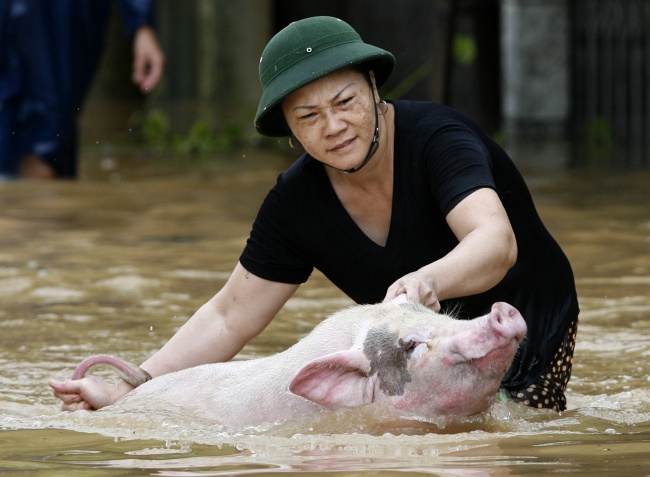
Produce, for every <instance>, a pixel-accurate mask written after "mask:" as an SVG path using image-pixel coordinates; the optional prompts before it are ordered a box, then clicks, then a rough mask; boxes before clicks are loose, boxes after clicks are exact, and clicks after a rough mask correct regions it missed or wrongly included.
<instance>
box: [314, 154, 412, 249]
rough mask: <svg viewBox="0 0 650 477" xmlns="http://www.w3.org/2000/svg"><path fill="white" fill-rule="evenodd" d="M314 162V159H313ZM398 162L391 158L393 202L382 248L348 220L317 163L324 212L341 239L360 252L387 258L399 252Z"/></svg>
mask: <svg viewBox="0 0 650 477" xmlns="http://www.w3.org/2000/svg"><path fill="white" fill-rule="evenodd" d="M314 160H315V159H314ZM399 166H400V165H399V160H398V158H397V157H394V158H393V199H392V204H391V217H390V225H389V228H388V237H387V239H386V245H383V246H382V245H379V244H378V243H376V242H375V241H374V240H372V239H371V238H370V237H368V236H367V235H366V234H365V232H364V231H363V230H361V228H360V227H359V226H358V225H357V223H356V222H355V221H354V220H353V219H352V217H351V216H350V214H349V213H348V211H347V210H346V209H345V207H344V206H343V203H342V202H341V200H340V199H339V197H338V195H337V194H336V191H335V190H334V186H332V183H331V182H330V180H329V178H328V177H327V172H326V171H325V167H327V166H325V165H324V164H321V167H320V171H319V175H320V180H319V183H320V184H321V187H322V190H321V197H323V200H324V206H325V209H326V210H327V211H328V213H329V214H330V216H331V217H332V219H333V222H334V224H335V225H336V227H338V228H340V229H341V231H342V234H341V236H342V237H346V238H347V239H348V240H349V241H350V242H352V244H353V245H354V246H355V247H356V248H357V249H359V250H360V251H361V252H363V253H367V254H371V255H384V256H390V255H393V254H395V253H397V252H398V251H399V248H400V244H401V243H402V242H403V235H402V231H403V230H404V220H405V218H404V214H403V213H400V210H403V208H402V207H400V205H401V203H402V202H403V200H404V197H403V193H402V189H401V187H399V185H398V184H400V181H401V168H400V167H399Z"/></svg>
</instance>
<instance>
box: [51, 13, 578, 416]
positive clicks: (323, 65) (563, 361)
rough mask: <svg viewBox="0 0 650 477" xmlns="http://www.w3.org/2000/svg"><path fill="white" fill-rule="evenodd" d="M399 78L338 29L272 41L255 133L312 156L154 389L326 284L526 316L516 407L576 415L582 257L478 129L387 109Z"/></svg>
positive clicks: (75, 387) (98, 399) (93, 386)
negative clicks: (315, 282)
mask: <svg viewBox="0 0 650 477" xmlns="http://www.w3.org/2000/svg"><path fill="white" fill-rule="evenodd" d="M394 65H395V58H394V57H393V55H392V54H390V53H389V52H387V51H385V50H383V49H381V48H377V47H375V46H372V45H369V44H367V43H364V42H363V41H362V40H361V38H360V36H359V35H358V34H357V32H356V31H355V30H354V29H353V28H352V27H351V26H350V25H348V24H347V23H345V22H343V21H341V20H338V19H336V18H332V17H315V18H307V19H304V20H301V21H299V22H295V23H292V24H291V25H289V26H287V27H286V28H285V29H283V30H282V31H280V32H279V33H278V34H277V35H276V36H275V37H273V38H272V39H271V41H270V42H269V43H268V45H267V46H266V48H265V49H264V52H263V53H262V59H261V61H260V70H259V71H260V80H261V83H262V87H263V93H262V98H261V101H260V104H259V108H258V111H257V115H256V118H255V125H256V127H257V130H258V131H259V132H260V133H261V134H265V135H268V136H273V137H281V136H290V137H291V142H292V143H294V144H295V142H296V140H297V141H298V142H300V143H301V144H302V146H303V148H304V150H305V152H304V154H302V155H301V156H300V157H299V158H298V159H297V161H296V162H295V163H294V164H293V165H291V166H290V167H289V168H288V169H287V170H286V171H284V172H283V173H282V174H280V176H279V177H278V180H277V183H276V185H275V186H274V187H273V189H272V190H271V191H270V192H269V194H268V195H267V197H266V199H265V200H264V202H263V204H262V206H261V209H260V211H259V213H258V215H257V218H256V219H255V222H254V223H253V227H252V231H251V234H250V237H249V239H248V241H247V243H246V246H245V248H244V251H243V253H242V255H241V256H240V259H239V263H238V264H237V265H236V266H235V268H234V271H233V273H232V274H231V276H230V278H229V279H228V281H227V282H226V284H225V285H224V287H223V288H222V289H221V290H220V291H219V292H218V293H217V294H216V295H215V296H214V297H213V298H212V299H210V300H209V301H208V302H207V303H206V304H205V305H203V306H202V307H201V308H200V309H199V310H198V311H197V312H196V313H195V314H194V315H193V316H192V317H191V318H190V319H189V320H188V322H187V323H185V325H183V327H181V328H180V330H179V331H178V332H177V333H176V334H175V335H174V336H173V337H172V338H171V339H170V341H169V342H167V344H165V346H163V347H162V348H161V349H160V350H159V351H158V352H156V353H155V354H154V355H153V356H152V357H150V358H149V359H148V360H147V361H146V362H145V363H144V364H142V368H143V369H144V370H145V371H147V372H148V373H149V374H150V375H151V376H154V377H155V376H159V375H161V374H165V373H169V372H172V371H176V370H179V369H184V368H188V367H191V366H196V365H199V364H204V363H211V362H219V361H227V360H229V359H231V358H232V357H234V356H235V355H236V354H237V353H238V352H239V351H240V350H241V349H242V347H243V346H244V345H245V344H246V343H247V342H248V341H249V340H250V339H252V338H253V337H254V336H256V335H257V334H259V333H261V332H262V331H263V330H264V328H265V327H266V326H267V325H268V324H269V322H270V321H271V320H272V319H273V318H274V317H275V315H276V313H277V312H278V310H280V308H282V306H284V304H285V303H286V302H287V300H288V299H289V298H290V297H291V296H292V295H293V294H294V293H295V291H296V290H297V289H298V287H299V285H300V284H301V283H303V282H305V281H306V280H307V279H308V277H309V276H310V274H311V273H312V271H313V269H314V268H317V269H319V270H320V271H321V272H322V273H323V274H324V275H325V276H327V277H328V278H329V279H330V280H331V281H332V283H334V284H335V285H336V286H337V287H339V288H340V289H341V290H342V291H344V292H345V293H346V294H347V295H348V296H350V297H351V298H352V299H353V300H354V301H356V302H357V303H376V302H381V301H389V300H393V299H395V298H396V297H398V296H401V295H403V296H404V297H405V298H406V299H408V300H412V301H415V302H419V303H422V304H423V305H426V306H428V307H430V308H431V309H433V310H436V311H437V310H441V309H442V310H445V311H448V312H451V313H452V314H453V315H454V316H456V317H457V318H459V319H471V318H475V317H478V316H481V315H484V314H486V313H487V312H489V310H490V308H491V307H492V305H493V304H494V303H495V302H500V301H503V302H507V303H510V304H511V305H513V306H514V307H516V308H517V309H519V311H520V312H521V314H522V316H523V317H524V319H525V320H526V324H527V327H528V333H527V336H526V340H525V341H524V343H523V345H522V347H521V348H520V350H519V352H518V354H517V356H516V357H515V359H514V361H513V363H512V365H511V367H510V369H509V370H508V372H507V373H506V375H505V377H504V379H503V380H502V383H501V385H502V388H503V392H501V393H500V395H503V396H506V397H508V398H510V399H512V400H514V401H517V402H520V403H523V404H524V405H528V406H532V407H535V408H548V409H555V410H557V411H561V410H563V409H565V408H566V398H565V394H564V392H565V389H566V386H567V382H568V380H569V377H570V375H571V363H572V357H573V348H574V342H575V333H576V327H577V324H578V312H579V309H578V300H577V295H576V289H575V284H574V279H573V272H572V270H571V266H570V264H569V261H568V259H567V257H566V256H565V255H564V253H563V252H562V250H561V248H560V246H559V245H558V244H557V242H556V241H555V240H554V239H553V237H552V236H551V235H550V234H549V232H548V230H547V229H546V228H545V226H544V224H543V223H542V221H541V219H540V217H539V215H538V214H537V211H536V209H535V206H534V203H533V200H532V197H531V195H530V193H529V191H528V188H527V186H526V183H525V181H524V179H523V177H522V176H521V174H520V173H519V172H518V171H517V169H516V167H515V165H514V163H513V162H512V161H511V159H510V158H509V157H508V155H507V154H506V153H505V152H504V150H503V149H502V148H501V147H499V146H498V145H497V144H496V143H495V142H494V141H493V140H491V139H490V138H489V137H488V136H487V135H486V134H485V133H484V132H483V131H482V130H481V129H480V128H479V127H478V126H477V125H476V124H475V123H474V122H473V121H471V120H470V119H469V118H467V117H466V116H464V115H463V114H461V113H459V112H458V111H455V110H453V109H451V108H448V107H445V106H443V105H440V104H436V103H432V102H424V101H404V100H401V101H390V102H386V101H383V100H381V98H380V96H379V93H378V87H380V86H381V85H382V84H383V83H384V82H385V81H386V79H387V78H388V76H389V75H390V74H391V72H392V70H393V68H394ZM50 385H51V386H52V388H53V389H54V394H55V396H57V397H58V398H59V399H61V400H62V401H63V404H62V409H63V410H76V409H97V408H100V407H103V406H106V405H108V404H112V403H114V402H115V401H116V400H118V399H119V398H120V397H122V396H123V395H124V394H126V393H127V392H129V391H130V390H131V389H133V388H132V386H131V385H129V384H128V383H126V382H124V381H120V382H117V383H107V382H105V381H102V380H100V379H99V378H97V377H94V376H88V377H86V378H83V379H80V380H74V381H66V382H58V381H51V382H50ZM214 385H215V386H219V383H218V382H216V383H214Z"/></svg>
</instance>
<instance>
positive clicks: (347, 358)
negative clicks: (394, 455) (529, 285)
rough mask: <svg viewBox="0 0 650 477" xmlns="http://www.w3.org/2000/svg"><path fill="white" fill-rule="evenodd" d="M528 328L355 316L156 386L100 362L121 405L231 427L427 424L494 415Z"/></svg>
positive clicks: (397, 313)
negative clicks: (379, 420)
mask: <svg viewBox="0 0 650 477" xmlns="http://www.w3.org/2000/svg"><path fill="white" fill-rule="evenodd" d="M525 335H526V324H525V322H524V320H523V318H522V317H521V315H520V314H519V312H518V311H517V310H516V309H515V308H514V307H512V306H510V305H508V304H506V303H496V304H494V305H493V307H492V310H491V311H490V313H488V314H486V315H484V316H482V317H478V318H475V319H473V320H455V319H453V318H451V317H449V316H446V315H441V314H438V313H435V312H433V311H431V310H429V309H428V308H426V307H424V306H422V305H419V304H415V303H412V302H407V303H395V302H390V303H382V304H377V305H365V306H356V307H350V308H348V309H345V310H342V311H340V312H338V313H336V314H334V315H332V316H331V317H329V318H328V319H326V320H324V321H323V322H322V323H321V324H319V325H318V326H317V327H316V328H315V329H314V330H313V331H312V332H311V333H310V334H309V335H307V336H306V337H305V338H303V339H302V340H300V341H299V342H298V343H296V344H295V345H293V346H292V347H290V348H289V349H287V350H286V351H284V352H282V353H278V354H276V355H273V356H268V357H264V358H258V359H255V360H248V361H231V362H228V363H214V364H207V365H203V366H198V367H196V368H190V369H186V370H182V371H178V372H176V373H170V374H167V375H163V376H159V377H156V378H154V379H152V380H150V381H147V379H148V377H147V376H146V375H145V374H143V372H142V370H140V368H138V367H137V366H134V365H131V364H129V363H125V362H123V361H121V360H119V359H118V358H115V357H112V356H106V355H100V356H95V357H91V358H88V359H87V360H84V361H83V362H82V363H81V365H80V366H79V368H78V369H77V370H76V371H75V373H74V376H73V379H79V378H81V377H83V376H84V375H85V373H86V372H87V371H88V369H90V368H91V367H92V366H94V365H96V364H100V363H105V364H109V365H112V366H115V367H116V368H118V370H119V373H121V375H124V376H126V377H127V378H128V379H132V380H133V383H134V384H135V385H138V384H140V383H141V382H144V381H147V382H144V384H142V385H140V386H139V387H137V388H136V389H135V390H134V391H132V392H131V393H129V394H128V395H127V396H125V397H124V398H123V399H122V400H121V401H120V402H118V403H116V406H118V407H122V408H123V409H125V410H128V409H131V408H132V409H133V410H134V411H137V410H138V409H141V408H142V406H145V407H146V408H147V409H151V410H155V409H161V410H164V411H166V412H170V410H174V412H178V413H179V414H182V415H187V416H188V417H197V418H201V419H206V420H210V421H213V422H215V423H219V424H224V425H230V426H246V425H257V424H261V423H263V422H273V421H279V420H284V419H290V418H295V417H298V416H301V415H305V414H313V413H316V412H322V411H324V410H327V409H336V408H339V407H354V406H361V405H364V404H370V403H375V404H380V405H383V406H386V407H389V408H394V409H399V410H403V411H406V412H408V413H412V414H415V415H418V416H421V417H424V418H436V417H439V416H467V415H472V414H476V413H480V412H482V411H485V410H487V409H488V408H489V406H490V405H491V404H492V403H493V402H494V397H495V394H496V392H497V390H498V389H499V386H500V384H501V380H502V379H503V376H504V374H505V372H506V371H507V369H508V368H509V367H510V365H511V363H512V359H513V357H514V355H515V353H516V351H517V348H518V346H519V343H520V342H521V341H522V340H523V339H524V337H525Z"/></svg>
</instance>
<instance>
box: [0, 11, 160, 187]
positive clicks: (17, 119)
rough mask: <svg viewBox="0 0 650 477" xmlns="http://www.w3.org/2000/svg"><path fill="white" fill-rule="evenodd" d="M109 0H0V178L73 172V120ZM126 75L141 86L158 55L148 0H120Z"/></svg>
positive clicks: (150, 82) (154, 72) (148, 82)
mask: <svg viewBox="0 0 650 477" xmlns="http://www.w3.org/2000/svg"><path fill="white" fill-rule="evenodd" d="M110 6H111V1H110V0H92V1H88V0H56V1H52V0H0V177H4V178H16V177H18V178H27V179H51V178H73V177H75V176H76V174H77V154H78V152H77V149H78V132H77V120H78V117H79V113H80V111H81V108H82V106H83V102H84V99H85V97H86V95H87V93H88V90H89V88H90V85H91V82H92V79H93V76H94V73H95V70H96V69H97V66H98V64H99V60H100V58H101V55H102V51H103V49H104V36H105V29H106V25H107V21H108V18H109V14H110ZM119 6H120V11H121V13H122V18H123V23H124V25H125V29H126V32H127V34H128V36H129V38H130V39H131V40H132V44H133V56H134V58H133V74H132V78H131V79H132V81H133V83H135V84H136V85H137V86H138V87H139V89H140V91H142V92H143V93H147V92H149V91H151V89H152V88H153V87H154V86H156V84H157V83H158V82H159V81H160V78H161V77H162V74H163V68H164V61H165V58H164V54H163V51H162V49H161V48H160V45H159V43H158V40H157V38H156V35H155V32H154V30H153V28H152V20H153V0H119Z"/></svg>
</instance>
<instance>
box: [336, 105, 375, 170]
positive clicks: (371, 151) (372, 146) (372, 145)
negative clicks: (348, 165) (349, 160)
mask: <svg viewBox="0 0 650 477" xmlns="http://www.w3.org/2000/svg"><path fill="white" fill-rule="evenodd" d="M372 104H374V105H375V135H374V136H373V137H372V142H371V143H370V147H368V154H366V157H365V159H364V160H363V162H362V163H361V164H360V165H359V167H356V168H352V169H347V170H344V171H343V172H344V173H346V174H354V173H355V172H359V171H360V170H361V169H362V168H363V166H365V165H366V164H368V161H369V160H370V158H371V157H372V156H374V155H375V152H377V149H378V148H379V114H377V103H376V102H375V100H374V97H373V101H372Z"/></svg>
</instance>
